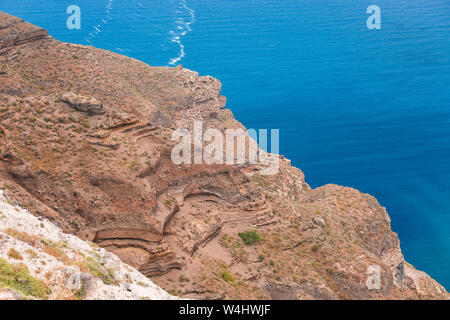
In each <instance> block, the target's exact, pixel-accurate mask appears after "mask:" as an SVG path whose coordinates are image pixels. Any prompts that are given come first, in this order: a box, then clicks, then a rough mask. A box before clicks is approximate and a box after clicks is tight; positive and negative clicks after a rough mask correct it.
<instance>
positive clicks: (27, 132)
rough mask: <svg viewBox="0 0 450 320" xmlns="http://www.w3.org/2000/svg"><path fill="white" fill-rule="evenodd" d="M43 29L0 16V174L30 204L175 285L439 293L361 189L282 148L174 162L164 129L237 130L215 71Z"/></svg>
mask: <svg viewBox="0 0 450 320" xmlns="http://www.w3.org/2000/svg"><path fill="white" fill-rule="evenodd" d="M46 34H47V33H46V32H45V31H44V30H42V29H40V28H37V27H35V26H32V25H30V24H27V23H25V22H23V21H21V20H20V19H17V18H14V17H11V16H9V15H7V14H5V13H0V72H1V73H0V119H1V121H0V132H1V136H0V187H1V188H3V190H5V192H6V193H7V194H8V196H9V197H10V198H11V199H15V200H17V201H18V202H19V203H20V204H21V206H22V207H24V208H27V209H28V210H29V211H30V212H32V213H33V214H34V215H36V216H38V217H45V218H47V219H50V220H51V221H53V222H54V223H55V224H57V225H58V226H59V227H61V228H62V229H63V230H64V231H65V232H68V233H73V234H76V235H77V236H78V237H80V238H81V239H83V240H87V241H91V242H93V243H95V244H97V245H98V246H100V247H102V248H105V249H107V250H108V251H110V252H113V253H115V254H116V255H117V256H119V257H120V258H121V259H122V260H123V261H125V262H126V263H128V264H129V265H131V266H133V267H135V268H136V269H138V270H139V271H140V272H142V273H143V274H145V275H146V276H148V277H149V278H150V279H152V281H154V282H155V283H157V284H158V285H159V286H160V287H162V288H164V289H165V290H167V291H169V292H171V293H173V294H177V295H179V296H182V297H188V298H195V299H213V298H223V299H229V298H234V299H261V298H262V299H278V298H282V299H360V298H363V299H397V298H399V299H403V298H412V299H421V298H426V299H444V298H448V294H447V292H446V291H445V289H444V288H443V287H442V286H440V285H439V284H438V283H436V282H435V281H434V280H432V279H431V278H430V277H429V276H428V275H426V274H425V273H422V272H419V271H416V270H415V269H414V268H413V267H412V266H411V265H409V264H408V263H407V262H405V261H404V258H403V255H402V252H401V250H400V244H399V240H398V237H397V235H396V234H395V233H393V232H392V231H391V228H390V220H389V216H388V214H387V213H386V210H385V209H384V208H383V207H381V206H380V205H379V204H378V202H377V201H376V200H375V199H374V198H373V197H372V196H370V195H367V194H362V193H360V192H358V191H357V190H354V189H351V188H345V187H340V186H336V185H326V186H323V187H320V188H317V189H311V188H310V187H309V186H308V184H307V183H306V182H305V180H304V175H303V173H302V172H301V171H300V170H298V169H296V168H294V167H292V166H291V165H290V162H289V161H288V160H286V159H284V158H283V157H281V159H280V170H279V172H278V173H277V174H276V175H271V176H265V175H262V174H261V166H259V165H239V166H231V165H206V164H198V165H175V164H174V163H173V162H172V161H171V158H170V154H171V150H172V147H173V145H174V142H172V141H171V134H172V132H173V131H174V130H175V129H176V128H191V127H192V123H193V121H195V120H201V121H202V122H203V125H204V127H205V128H217V129H219V130H224V129H226V128H242V125H241V124H240V123H239V122H237V121H236V120H235V119H234V117H233V115H232V113H231V112H230V111H229V110H228V109H225V108H224V106H225V102H226V99H225V98H224V97H223V96H221V95H220V88H221V84H220V82H219V81H218V80H216V79H214V78H211V77H208V76H206V77H199V75H198V74H197V73H196V72H193V71H190V70H186V69H183V68H182V67H176V68H165V67H151V66H148V65H146V64H144V63H142V62H139V61H137V60H134V59H131V58H127V57H124V56H121V55H118V54H115V53H111V52H108V51H105V50H99V49H95V48H92V47H86V46H80V45H74V44H69V43H63V42H60V41H57V40H55V39H53V38H51V37H49V36H47V35H46ZM239 234H240V235H239ZM244 240H245V241H244ZM374 270H375V271H377V270H378V271H379V275H380V286H379V287H377V288H373V286H372V287H371V286H370V285H369V286H368V281H372V280H371V279H373V278H371V276H373V275H371V274H370V273H372V272H375V271H374ZM378 271H377V272H378ZM368 273H369V274H368Z"/></svg>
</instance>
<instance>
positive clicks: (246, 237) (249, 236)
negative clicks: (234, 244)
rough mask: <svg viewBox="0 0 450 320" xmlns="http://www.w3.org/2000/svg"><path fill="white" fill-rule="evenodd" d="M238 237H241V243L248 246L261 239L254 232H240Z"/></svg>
mask: <svg viewBox="0 0 450 320" xmlns="http://www.w3.org/2000/svg"><path fill="white" fill-rule="evenodd" d="M238 235H239V237H241V239H242V241H244V243H245V244H248V245H250V244H254V243H256V242H258V241H259V240H260V239H261V236H260V235H259V233H258V232H257V231H256V230H252V231H245V232H241V233H239V234H238Z"/></svg>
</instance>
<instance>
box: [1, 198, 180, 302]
mask: <svg viewBox="0 0 450 320" xmlns="http://www.w3.org/2000/svg"><path fill="white" fill-rule="evenodd" d="M12 253H15V254H12ZM0 259H3V261H5V260H6V261H7V263H8V264H10V265H11V266H20V265H24V266H26V268H27V269H28V271H29V274H30V276H32V277H33V278H35V279H36V280H38V281H40V282H41V283H43V284H45V285H46V286H47V287H48V288H49V289H50V293H49V294H48V295H47V296H46V297H45V298H46V299H74V298H79V299H80V298H81V299H88V300H141V299H150V300H168V299H177V298H176V297H174V296H171V295H170V294H168V293H167V292H166V291H164V290H163V289H161V288H160V287H158V286H157V285H155V284H154V283H153V282H152V281H150V280H149V279H148V278H147V277H145V276H144V275H143V274H141V273H140V272H138V271H137V270H136V269H134V268H132V267H130V266H128V265H126V264H125V263H123V262H122V261H121V260H120V259H119V258H118V257H117V256H116V255H114V254H112V253H110V252H108V251H106V250H105V249H103V248H99V247H97V246H96V245H95V244H91V243H87V242H85V241H82V240H81V239H79V238H77V237H76V236H73V235H69V234H65V233H64V232H62V230H61V229H59V228H58V227H57V226H56V225H54V224H53V223H51V222H50V221H48V220H45V219H42V218H38V217H35V216H33V215H32V214H31V213H29V212H28V211H27V210H24V209H22V208H20V207H18V206H16V205H15V204H14V203H12V201H11V200H9V199H8V198H7V196H6V195H5V193H4V191H2V190H0ZM1 271H2V270H0V272H1ZM18 281H20V279H18ZM3 282H4V283H2V275H1V274H0V299H21V298H35V297H32V296H31V297H30V296H26V295H24V294H23V292H20V290H17V289H13V288H11V286H8V285H7V284H5V281H3Z"/></svg>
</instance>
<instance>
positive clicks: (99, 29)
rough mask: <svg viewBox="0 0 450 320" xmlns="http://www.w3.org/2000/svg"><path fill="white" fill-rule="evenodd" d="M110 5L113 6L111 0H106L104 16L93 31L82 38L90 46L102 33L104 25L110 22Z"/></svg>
mask: <svg viewBox="0 0 450 320" xmlns="http://www.w3.org/2000/svg"><path fill="white" fill-rule="evenodd" d="M112 4H113V0H108V4H107V5H106V7H105V16H104V17H103V18H102V19H101V23H100V24H98V25H96V26H94V31H92V32H90V33H89V35H88V36H87V37H86V38H84V40H85V41H86V42H89V43H90V44H92V41H93V40H94V38H95V37H96V36H97V35H98V34H99V33H100V32H102V28H103V26H104V25H105V24H107V23H108V21H110V20H111V19H112V16H111V11H112Z"/></svg>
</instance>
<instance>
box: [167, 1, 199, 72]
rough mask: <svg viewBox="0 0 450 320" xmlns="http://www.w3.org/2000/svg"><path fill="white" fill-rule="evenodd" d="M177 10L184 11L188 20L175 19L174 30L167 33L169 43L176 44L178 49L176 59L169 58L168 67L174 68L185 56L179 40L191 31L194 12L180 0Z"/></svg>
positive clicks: (182, 18)
mask: <svg viewBox="0 0 450 320" xmlns="http://www.w3.org/2000/svg"><path fill="white" fill-rule="evenodd" d="M179 8H181V9H184V11H185V12H187V13H188V18H187V19H186V20H188V21H186V20H185V18H184V17H177V20H176V21H175V25H176V28H175V30H171V31H169V34H170V41H171V42H174V43H176V44H178V46H179V47H180V53H179V54H178V56H177V57H174V58H171V59H170V60H169V63H168V64H169V66H174V65H175V64H176V63H178V62H180V61H181V60H182V59H183V58H184V57H185V56H186V52H185V50H184V45H183V43H182V41H181V39H182V38H183V37H184V36H185V35H186V34H187V33H188V32H191V31H192V28H191V25H192V24H193V23H194V22H195V11H194V10H192V9H191V8H189V7H188V5H187V3H186V0H180V4H179ZM177 12H178V11H177Z"/></svg>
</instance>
